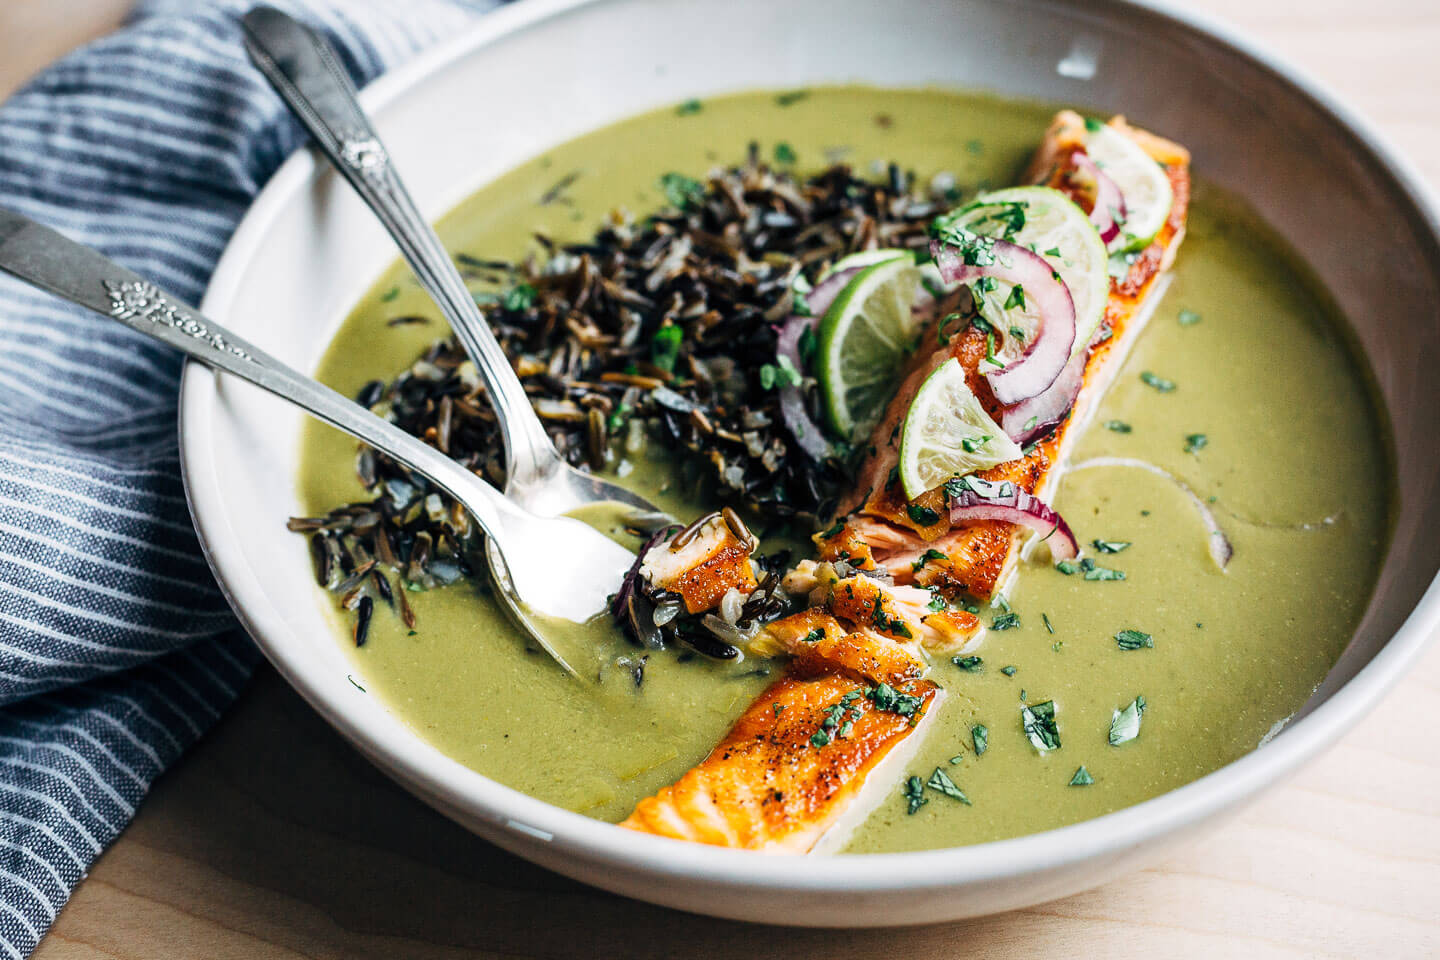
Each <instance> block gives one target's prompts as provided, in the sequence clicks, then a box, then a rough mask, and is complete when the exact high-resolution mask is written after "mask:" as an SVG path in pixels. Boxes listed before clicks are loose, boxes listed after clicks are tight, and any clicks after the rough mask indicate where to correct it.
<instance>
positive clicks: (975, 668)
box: [950, 657, 985, 673]
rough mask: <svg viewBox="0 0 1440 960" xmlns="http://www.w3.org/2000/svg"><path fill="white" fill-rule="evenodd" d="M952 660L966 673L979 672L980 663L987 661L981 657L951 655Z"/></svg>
mask: <svg viewBox="0 0 1440 960" xmlns="http://www.w3.org/2000/svg"><path fill="white" fill-rule="evenodd" d="M950 662H951V663H953V664H955V666H957V667H959V668H960V669H961V670H964V671H965V672H966V673H979V672H980V665H981V664H982V663H984V662H985V661H984V660H982V659H981V658H979V657H951V658H950Z"/></svg>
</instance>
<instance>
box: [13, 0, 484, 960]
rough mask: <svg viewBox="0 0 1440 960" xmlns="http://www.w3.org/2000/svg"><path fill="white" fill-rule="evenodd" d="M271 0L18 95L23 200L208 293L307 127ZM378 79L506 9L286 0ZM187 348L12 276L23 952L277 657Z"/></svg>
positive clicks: (187, 20) (189, 16)
mask: <svg viewBox="0 0 1440 960" xmlns="http://www.w3.org/2000/svg"><path fill="white" fill-rule="evenodd" d="M254 2H255V0H203V2H201V0H143V2H141V3H139V5H138V6H137V8H136V10H135V12H134V14H133V16H132V19H131V21H130V23H129V24H128V26H127V27H126V28H125V29H123V30H121V31H120V32H118V33H116V34H114V35H112V36H109V37H107V38H105V39H103V40H100V41H99V42H97V43H94V44H92V45H91V46H89V47H87V48H85V49H83V50H81V51H79V52H78V53H75V54H74V55H72V56H70V57H68V58H66V59H65V60H63V61H61V62H60V63H59V64H57V65H56V66H54V67H52V68H50V69H49V70H48V71H47V72H46V73H44V74H42V75H41V76H40V77H39V78H37V79H36V80H34V81H33V82H31V83H30V84H29V86H27V87H26V88H25V89H24V90H22V91H20V92H19V93H17V94H16V95H15V96H14V97H13V98H11V99H10V100H9V101H8V102H6V103H4V104H3V105H0V205H3V206H5V207H8V208H10V209H12V210H15V211H17V212H19V213H23V214H25V215H26V216H29V217H31V218H33V219H35V220H38V221H41V222H42V223H46V224H49V225H50V226H53V227H55V228H57V229H59V230H61V231H63V232H64V233H66V234H68V235H69V236H70V237H72V238H74V239H75V240H78V241H80V242H81V243H85V244H89V245H90V246H93V247H95V248H97V249H99V250H101V251H102V252H104V253H105V254H107V255H108V256H110V257H112V258H114V259H115V260H117V261H119V262H120V263H122V264H124V265H125V266H127V267H130V268H131V269H133V270H135V271H136V272H138V273H140V274H141V275H142V276H146V277H150V278H153V279H154V280H156V281H157V282H159V283H160V285H161V286H164V287H167V288H168V289H170V290H173V291H175V292H176V293H178V294H179V295H180V296H182V297H184V298H185V299H186V300H189V301H190V302H192V303H193V302H198V301H199V300H200V297H201V294H202V293H203V291H204V289H205V285H206V283H207V282H208V281H209V278H210V273H211V270H212V269H213V268H214V266H215V262H216V260H217V259H218V258H219V256H220V252H221V250H222V248H223V247H224V245H225V242H226V241H227V240H228V239H229V237H230V234H231V232H232V231H233V230H234V228H235V226H236V223H237V222H238V221H239V219H240V217H241V215H242V214H243V213H244V212H245V210H246V208H247V207H248V206H249V204H250V201H251V200H252V198H253V197H254V196H255V194H256V193H257V192H258V191H259V189H260V187H261V186H263V185H264V183H265V181H266V180H267V179H268V178H269V177H270V175H271V174H272V173H273V172H274V171H275V169H276V168H277V167H278V166H279V165H280V163H281V161H282V160H284V159H285V157H286V155H287V154H289V153H290V152H291V151H293V150H294V149H296V147H298V146H300V145H301V144H302V143H303V142H304V135H303V133H302V132H301V131H300V130H299V128H298V126H297V125H296V124H295V123H293V122H292V121H291V120H290V118H289V116H288V115H287V114H286V113H285V110H284V107H283V106H282V105H281V103H280V101H279V100H278V99H277V98H276V97H275V95H274V94H273V93H272V92H271V90H270V88H269V87H267V86H266V85H265V82H264V81H263V80H262V79H261V77H260V75H259V74H258V73H257V72H255V71H254V70H253V69H252V68H251V67H250V64H249V62H248V61H247V60H246V57H245V53H244V51H243V49H242V47H241V43H240V30H239V27H238V24H237V18H238V17H239V15H240V14H242V13H243V12H244V11H245V10H246V9H248V8H249V7H250V6H252V5H253V3H254ZM269 2H270V3H272V4H273V5H275V6H279V7H282V8H284V9H287V10H288V11H289V12H290V13H292V14H294V15H295V16H297V17H299V18H301V19H304V20H306V21H308V22H310V23H311V24H313V25H316V26H318V27H321V28H322V29H323V30H324V31H325V32H326V34H327V35H328V37H329V38H330V40H331V42H332V43H334V44H335V46H336V47H337V48H338V49H339V50H340V52H341V54H342V56H343V57H344V59H345V62H346V65H347V66H348V67H349V69H350V72H351V74H352V75H353V76H354V77H355V79H356V81H357V83H365V82H367V81H369V80H370V79H373V78H374V77H375V76H377V75H378V74H380V73H381V72H383V71H384V70H385V69H387V68H388V67H391V66H394V65H395V64H397V63H399V62H401V61H403V60H405V59H406V58H408V57H409V56H411V55H412V54H413V53H414V52H415V51H416V50H418V49H420V48H421V47H423V46H425V45H426V44H427V43H429V42H431V41H433V40H435V39H438V38H440V37H442V36H448V35H451V34H453V33H454V31H455V30H456V29H457V28H460V27H462V26H464V24H465V23H466V22H467V21H468V20H469V19H471V18H472V17H473V16H474V15H475V13H477V12H478V11H480V10H482V9H487V8H488V7H489V6H491V5H492V4H493V2H494V0H468V2H467V0H269ZM180 363H181V360H180V356H179V355H178V354H176V353H174V352H173V351H171V350H170V349H169V348H167V347H164V346H161V345H159V344H157V343H155V342H154V341H151V340H149V339H147V338H145V337H143V336H141V335H139V334H136V333H132V332H131V331H129V330H127V329H125V328H123V327H121V326H120V325H119V324H116V323H111V322H108V321H106V320H104V319H102V318H99V317H95V316H92V315H88V314H85V313H83V312H81V311H79V310H77V309H73V308H70V307H68V306H66V305H63V304H61V303H60V302H58V301H56V300H54V299H51V298H49V297H47V296H45V295H43V294H40V293H38V292H36V291H34V290H32V289H30V288H28V287H24V286H22V285H20V284H19V283H18V282H15V281H12V280H10V279H9V278H0V956H12V957H23V956H26V955H28V954H29V953H30V952H31V951H32V950H33V949H34V948H35V945H36V944H37V942H38V941H39V939H40V937H41V936H42V935H43V934H44V932H45V930H46V929H47V928H48V927H49V925H50V924H51V922H53V921H54V919H55V915H56V912H57V911H58V910H59V909H60V907H61V906H62V905H63V904H64V903H65V901H66V900H67V899H68V897H69V895H70V890H71V888H73V887H74V885H75V884H76V883H77V882H78V881H79V880H80V879H81V878H82V877H83V876H84V875H85V871H86V869H87V868H88V867H89V865H90V863H91V861H92V860H94V858H95V857H96V856H97V855H98V854H99V853H100V852H101V851H102V850H103V849H104V848H105V846H106V845H107V844H108V843H109V842H110V841H111V840H113V839H114V838H115V836H116V835H117V834H118V833H119V832H120V830H121V829H123V828H124V826H125V825H126V823H128V822H129V820H130V818H131V817H132V816H133V815H134V813H135V808H136V805H137V804H138V803H139V802H140V800H141V798H142V797H143V796H144V795H145V792H146V790H147V789H148V788H149V786H150V784H151V782H152V781H154V779H155V777H156V776H158V775H159V774H160V772H161V771H163V770H164V769H165V768H166V767H167V766H169V765H170V764H171V763H173V762H174V761H175V759H176V758H177V757H179V756H180V754H181V753H182V752H183V751H184V750H185V749H186V748H187V747H188V746H190V744H192V743H194V742H195V740H196V739H197V738H198V737H199V736H200V735H201V734H203V733H204V732H205V731H206V729H207V728H209V726H210V725H211V724H212V723H213V722H214V721H215V719H216V718H217V717H218V716H219V715H220V712H221V711H222V710H224V709H225V708H226V707H227V706H228V705H229V704H230V702H231V701H232V700H233V699H234V698H235V696H236V694H237V692H238V691H239V690H240V688H241V687H242V686H243V685H244V683H245V681H246V679H247V677H248V676H249V674H250V672H251V670H252V669H253V668H254V666H255V664H256V663H257V661H258V659H259V656H258V654H257V652H256V650H255V648H254V647H253V646H252V645H251V643H250V642H249V640H248V639H247V638H246V637H245V636H244V634H243V633H242V632H241V631H240V629H239V628H238V626H237V624H236V622H235V620H234V618H233V617H232V616H231V614H230V611H229V609H228V608H227V607H226V605H225V600H224V598H223V597H222V596H221V594H220V591H219V590H218V588H217V587H216V585H215V583H214V581H213V580H212V579H211V576H210V572H209V570H208V569H207V568H206V566H205V561H204V559H202V557H201V555H200V549H199V546H198V544H197V542H196V538H195V532H194V530H193V528H192V527H191V525H190V520H189V516H188V514H187V513H186V508H185V495H184V490H183V489H182V487H181V482H180V468H179V460H178V456H177V452H176V392H177V386H178V379H179V374H180Z"/></svg>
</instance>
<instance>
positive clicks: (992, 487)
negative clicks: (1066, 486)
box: [947, 477, 1080, 560]
mask: <svg viewBox="0 0 1440 960" xmlns="http://www.w3.org/2000/svg"><path fill="white" fill-rule="evenodd" d="M954 483H955V484H957V485H959V486H960V487H961V488H962V489H960V490H959V491H958V495H957V492H956V491H953V490H951V489H950V488H949V487H947V491H948V492H950V522H951V523H962V522H964V521H967V520H1005V521H1007V522H1009V523H1014V524H1018V525H1020V526H1022V527H1029V528H1030V529H1031V530H1034V531H1035V532H1036V533H1039V534H1040V535H1041V537H1040V539H1041V541H1042V542H1043V543H1045V544H1046V545H1047V546H1048V547H1049V548H1050V555H1051V556H1052V557H1054V558H1055V559H1056V560H1072V559H1074V558H1075V557H1077V556H1079V555H1080V544H1079V542H1077V541H1076V539H1075V534H1073V533H1071V532H1070V525H1069V524H1068V523H1066V522H1065V518H1064V517H1062V516H1060V514H1058V513H1056V512H1055V511H1054V510H1052V509H1051V508H1050V506H1049V504H1047V503H1045V502H1044V501H1043V500H1041V499H1040V498H1039V497H1033V496H1031V495H1030V494H1028V493H1026V492H1025V491H1024V490H1021V489H1020V488H1019V487H1017V486H1015V484H1013V483H992V482H990V481H988V480H981V479H980V478H979V477H961V478H960V479H959V480H958V481H954Z"/></svg>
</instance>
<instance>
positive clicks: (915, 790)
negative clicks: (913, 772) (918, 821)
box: [900, 777, 930, 813]
mask: <svg viewBox="0 0 1440 960" xmlns="http://www.w3.org/2000/svg"><path fill="white" fill-rule="evenodd" d="M900 792H901V794H903V795H904V797H905V812H906V813H914V812H915V811H916V810H919V809H920V808H921V807H923V806H925V804H927V803H929V802H930V798H929V797H927V796H925V784H924V783H923V782H921V780H920V778H919V777H910V778H909V779H907V780H906V781H905V785H904V786H903V787H901V788H900Z"/></svg>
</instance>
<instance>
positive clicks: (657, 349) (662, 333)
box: [650, 323, 685, 373]
mask: <svg viewBox="0 0 1440 960" xmlns="http://www.w3.org/2000/svg"><path fill="white" fill-rule="evenodd" d="M683 339H685V331H684V330H682V329H681V328H680V327H678V326H676V325H675V324H673V323H672V324H670V325H669V326H666V327H661V328H660V329H659V330H656V331H655V336H653V337H651V338H650V362H651V363H653V364H655V366H657V367H659V368H660V369H661V370H664V371H665V372H666V373H674V372H675V361H676V360H677V359H679V357H680V341H681V340H683Z"/></svg>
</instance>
